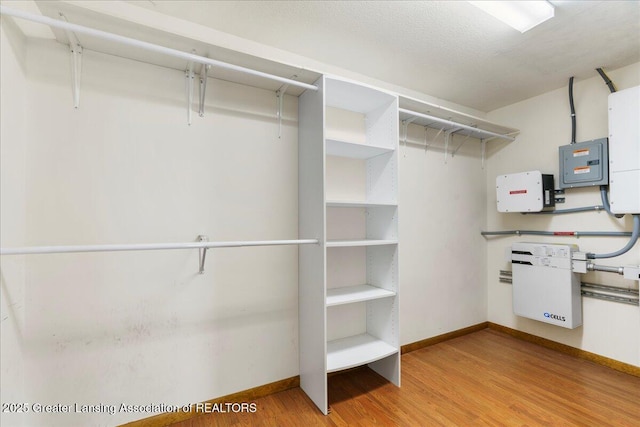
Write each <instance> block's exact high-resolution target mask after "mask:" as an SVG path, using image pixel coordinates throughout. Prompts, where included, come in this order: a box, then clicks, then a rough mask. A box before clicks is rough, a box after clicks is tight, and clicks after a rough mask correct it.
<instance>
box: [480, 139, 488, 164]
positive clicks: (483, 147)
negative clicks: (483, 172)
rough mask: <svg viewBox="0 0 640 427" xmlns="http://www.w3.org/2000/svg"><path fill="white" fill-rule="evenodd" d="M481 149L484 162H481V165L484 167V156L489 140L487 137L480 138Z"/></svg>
mask: <svg viewBox="0 0 640 427" xmlns="http://www.w3.org/2000/svg"><path fill="white" fill-rule="evenodd" d="M480 150H481V151H482V163H480V165H481V166H480V167H481V168H482V169H484V157H485V152H486V151H487V140H486V139H481V140H480Z"/></svg>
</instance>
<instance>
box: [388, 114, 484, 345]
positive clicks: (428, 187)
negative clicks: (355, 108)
mask: <svg viewBox="0 0 640 427" xmlns="http://www.w3.org/2000/svg"><path fill="white" fill-rule="evenodd" d="M400 133H401V135H402V137H401V140H400V168H399V174H400V199H399V203H400V221H399V226H400V230H399V235H400V285H401V299H400V326H401V337H402V344H408V343H413V342H416V341H420V340H422V339H426V338H431V337H433V336H436V335H440V334H443V333H446V332H451V331H455V330H457V329H461V328H464V327H467V326H471V325H475V324H478V323H481V322H484V321H486V319H487V317H486V316H487V306H486V301H487V297H486V284H485V263H486V254H485V244H484V240H483V238H482V237H481V236H480V231H481V230H482V227H483V226H484V224H485V221H486V213H485V212H486V211H485V204H486V203H485V199H486V189H485V185H484V182H485V171H484V170H483V169H482V161H481V149H480V142H479V141H478V140H476V139H471V138H470V139H468V140H465V137H462V136H460V137H458V136H455V137H454V138H453V140H452V143H451V146H450V147H449V151H450V152H451V151H452V150H455V149H456V148H457V147H460V149H459V150H458V152H457V153H456V155H455V156H454V157H451V154H449V155H448V158H447V160H446V161H445V155H444V144H443V134H442V133H440V134H438V130H435V129H429V131H428V134H427V135H426V137H427V141H428V142H427V143H428V144H430V146H429V147H428V148H427V149H426V150H425V148H424V145H419V144H424V142H425V129H424V128H423V127H421V126H414V125H409V132H408V141H409V144H405V143H404V135H403V132H402V127H401V131H400ZM411 142H414V143H416V144H418V145H414V144H411ZM460 144H463V145H460Z"/></svg>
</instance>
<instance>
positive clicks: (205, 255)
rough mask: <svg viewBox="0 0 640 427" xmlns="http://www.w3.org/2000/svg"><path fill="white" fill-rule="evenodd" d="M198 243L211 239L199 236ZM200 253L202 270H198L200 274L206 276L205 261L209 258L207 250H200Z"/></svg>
mask: <svg viewBox="0 0 640 427" xmlns="http://www.w3.org/2000/svg"><path fill="white" fill-rule="evenodd" d="M196 241H197V242H208V241H209V238H208V237H207V236H205V235H203V234H201V235H199V236H198V238H197V239H196ZM199 252H200V256H199V257H198V258H199V261H200V263H199V264H200V269H199V270H198V273H199V274H204V262H205V259H206V258H207V248H200V250H199Z"/></svg>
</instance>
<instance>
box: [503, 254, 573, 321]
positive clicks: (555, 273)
mask: <svg viewBox="0 0 640 427" xmlns="http://www.w3.org/2000/svg"><path fill="white" fill-rule="evenodd" d="M577 250H578V248H577V246H576V245H558V244H544V243H514V244H513V245H512V246H511V264H512V266H511V267H512V280H513V281H512V284H513V312H514V313H515V314H516V315H518V316H521V317H527V318H529V319H535V320H538V321H540V322H545V323H550V324H552V325H556V326H561V327H563V328H569V329H574V328H577V327H578V326H580V325H582V297H581V293H580V276H579V274H577V273H574V272H573V269H572V265H571V264H572V261H571V258H572V254H573V252H575V251H577Z"/></svg>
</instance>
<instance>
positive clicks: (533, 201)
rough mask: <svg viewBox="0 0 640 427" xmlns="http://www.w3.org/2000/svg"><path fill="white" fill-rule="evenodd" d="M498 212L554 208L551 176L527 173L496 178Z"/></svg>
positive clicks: (533, 172)
mask: <svg viewBox="0 0 640 427" xmlns="http://www.w3.org/2000/svg"><path fill="white" fill-rule="evenodd" d="M496 198H497V201H498V212H540V211H541V210H542V209H544V208H547V207H552V206H555V193H554V188H553V175H545V174H542V173H541V172H540V171H529V172H520V173H512V174H508V175H498V176H497V177H496Z"/></svg>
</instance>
